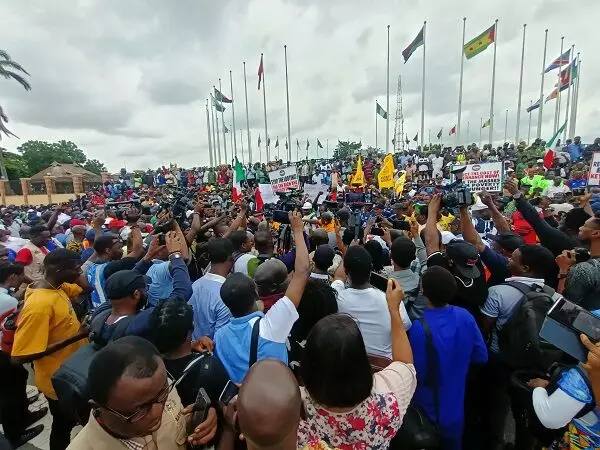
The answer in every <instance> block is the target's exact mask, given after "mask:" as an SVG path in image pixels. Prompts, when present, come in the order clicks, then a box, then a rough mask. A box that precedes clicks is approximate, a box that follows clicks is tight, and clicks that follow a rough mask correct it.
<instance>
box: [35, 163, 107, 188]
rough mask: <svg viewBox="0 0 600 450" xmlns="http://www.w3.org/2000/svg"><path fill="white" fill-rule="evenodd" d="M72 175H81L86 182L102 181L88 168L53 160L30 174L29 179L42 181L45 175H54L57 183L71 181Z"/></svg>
mask: <svg viewBox="0 0 600 450" xmlns="http://www.w3.org/2000/svg"><path fill="white" fill-rule="evenodd" d="M73 175H83V181H86V182H92V183H100V182H102V177H101V176H100V175H96V174H95V173H93V172H90V171H89V170H85V169H84V168H83V167H81V166H80V165H79V164H63V163H57V162H53V163H52V164H50V165H49V166H48V167H46V168H45V169H43V170H40V171H39V172H38V173H36V174H35V175H32V176H31V180H32V181H43V180H44V177H45V176H53V177H55V181H56V182H58V183H60V182H71V181H73Z"/></svg>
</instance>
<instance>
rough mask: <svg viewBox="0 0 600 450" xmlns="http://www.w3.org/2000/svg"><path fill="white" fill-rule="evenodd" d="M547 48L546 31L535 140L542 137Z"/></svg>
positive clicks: (546, 33) (546, 32)
mask: <svg viewBox="0 0 600 450" xmlns="http://www.w3.org/2000/svg"><path fill="white" fill-rule="evenodd" d="M547 48H548V29H547V28H546V31H545V32H544V57H543V58H542V81H541V83H540V98H539V100H538V101H539V103H540V108H539V112H538V123H537V134H536V138H538V139H539V138H540V137H541V136H542V112H543V111H544V75H545V70H546V50H547Z"/></svg>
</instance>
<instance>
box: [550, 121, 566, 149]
mask: <svg viewBox="0 0 600 450" xmlns="http://www.w3.org/2000/svg"><path fill="white" fill-rule="evenodd" d="M566 126H567V122H565V123H563V124H562V127H560V128H559V129H558V130H557V131H556V133H554V136H552V137H551V138H550V139H549V140H548V142H546V148H552V146H553V145H554V141H555V140H556V138H557V137H558V136H560V134H561V133H562V132H563V131H565V127H566Z"/></svg>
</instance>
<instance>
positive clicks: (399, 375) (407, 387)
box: [298, 362, 417, 450]
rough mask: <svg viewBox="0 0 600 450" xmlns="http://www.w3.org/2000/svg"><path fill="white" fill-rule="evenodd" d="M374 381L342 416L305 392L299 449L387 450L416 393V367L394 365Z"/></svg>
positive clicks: (376, 376)
mask: <svg viewBox="0 0 600 450" xmlns="http://www.w3.org/2000/svg"><path fill="white" fill-rule="evenodd" d="M373 378H374V379H373V390H372V392H371V395H369V397H367V398H366V399H365V400H364V401H363V402H361V403H360V404H358V405H357V406H356V407H354V408H353V409H352V410H350V411H346V412H342V413H337V412H333V411H329V410H327V409H326V408H325V407H323V406H321V405H319V404H318V403H316V402H315V401H314V400H313V399H312V398H311V397H310V395H309V394H308V392H307V391H306V390H305V389H302V396H303V400H304V406H305V410H306V420H303V421H302V422H300V427H299V429H298V448H307V449H322V448H324V447H330V448H339V449H343V450H350V449H360V450H369V449H374V450H379V449H387V448H388V447H389V445H390V441H391V440H392V438H393V437H394V436H395V435H396V433H397V432H398V430H399V429H400V426H401V425H402V420H403V418H404V414H405V413H406V409H407V408H408V405H409V404H410V400H411V399H412V396H413V394H414V392H415V388H416V384H417V381H416V375H415V368H414V366H413V365H412V364H403V363H400V362H394V363H392V364H390V365H389V366H388V367H386V368H385V369H383V370H382V371H381V372H378V373H376V374H375V375H374V377H373Z"/></svg>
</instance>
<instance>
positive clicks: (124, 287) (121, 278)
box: [104, 270, 152, 300]
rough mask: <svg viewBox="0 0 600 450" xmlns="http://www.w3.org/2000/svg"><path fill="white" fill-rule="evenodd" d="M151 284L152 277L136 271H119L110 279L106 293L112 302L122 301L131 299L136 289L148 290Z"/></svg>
mask: <svg viewBox="0 0 600 450" xmlns="http://www.w3.org/2000/svg"><path fill="white" fill-rule="evenodd" d="M151 282H152V280H151V279H150V277H147V276H146V275H142V274H140V273H139V272H136V271H135V270H119V271H118V272H115V273H113V274H112V275H111V276H110V277H108V280H106V286H105V287H104V292H106V296H107V298H109V299H111V300H113V299H120V298H124V297H129V296H130V295H131V294H133V292H134V291H135V290H136V289H143V288H146V287H147V286H148V285H149V284H150V283H151Z"/></svg>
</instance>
